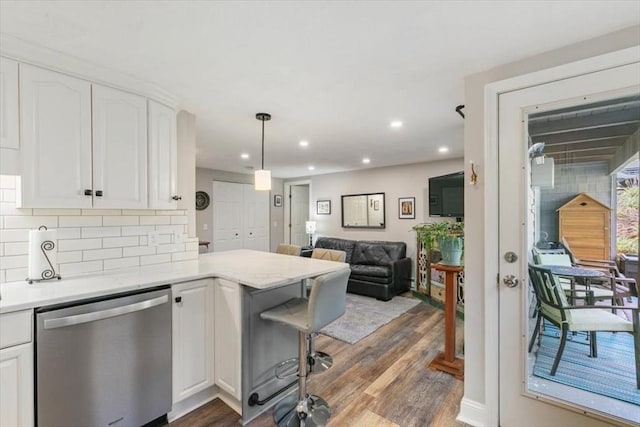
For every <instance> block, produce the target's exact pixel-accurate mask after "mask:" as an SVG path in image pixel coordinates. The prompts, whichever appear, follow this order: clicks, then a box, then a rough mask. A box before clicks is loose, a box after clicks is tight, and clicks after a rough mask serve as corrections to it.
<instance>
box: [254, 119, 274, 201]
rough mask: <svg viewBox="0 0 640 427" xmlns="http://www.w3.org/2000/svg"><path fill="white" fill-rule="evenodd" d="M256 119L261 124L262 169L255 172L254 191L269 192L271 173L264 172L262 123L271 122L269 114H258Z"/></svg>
mask: <svg viewBox="0 0 640 427" xmlns="http://www.w3.org/2000/svg"><path fill="white" fill-rule="evenodd" d="M256 119H258V120H260V121H261V122H262V167H261V168H260V170H257V171H255V189H256V190H258V191H269V190H271V171H268V170H264V122H266V121H267V120H271V114H269V113H258V114H256Z"/></svg>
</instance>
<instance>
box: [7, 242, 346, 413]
mask: <svg viewBox="0 0 640 427" xmlns="http://www.w3.org/2000/svg"><path fill="white" fill-rule="evenodd" d="M345 268H349V267H348V265H347V264H344V263H337V262H331V261H324V260H317V259H311V258H304V257H295V256H286V255H279V254H273V253H266V252H258V251H251V250H235V251H227V252H218V253H210V254H203V255H201V256H200V258H199V259H198V260H194V261H185V262H175V263H170V264H164V265H154V266H147V267H139V268H129V269H123V270H119V271H112V272H105V273H99V274H92V275H84V276H76V277H65V278H63V279H62V280H61V281H55V282H43V283H34V284H32V285H28V284H27V283H26V282H13V283H6V284H3V285H2V286H1V287H0V296H1V299H0V329H2V331H4V329H5V328H8V327H10V326H11V327H12V328H13V329H14V330H24V331H28V335H29V336H28V337H25V338H24V339H22V340H16V341H15V342H12V343H9V344H7V343H6V342H3V343H2V344H3V350H2V351H4V349H5V347H8V346H9V345H14V347H9V349H11V348H16V347H20V348H22V349H23V350H24V351H25V352H27V353H30V354H27V355H26V356H27V357H25V359H24V360H27V361H29V360H33V358H34V356H33V351H34V350H33V349H34V347H33V341H34V340H35V337H32V336H31V332H32V331H33V322H34V309H37V308H40V307H48V306H52V305H60V304H68V303H71V302H75V301H81V300H87V299H100V298H104V297H107V296H115V295H120V294H123V293H129V292H135V291H140V290H144V289H150V288H155V287H158V286H163V285H170V286H171V297H172V299H171V304H172V312H173V325H172V326H171V327H172V328H173V335H172V337H173V391H172V396H173V408H172V410H171V412H170V413H169V418H170V419H175V418H177V417H179V416H181V415H183V414H184V413H185V412H188V411H190V410H192V409H194V408H195V407H197V406H199V405H201V404H203V403H205V402H206V401H208V400H211V399H212V398H215V397H219V398H221V399H222V400H223V401H225V402H226V403H227V404H229V405H230V406H231V407H232V408H234V409H235V410H236V411H237V412H238V413H239V414H240V415H241V416H242V420H241V421H242V423H243V424H246V423H247V422H249V421H250V420H251V419H253V418H255V417H256V416H257V415H259V414H260V413H262V412H264V411H265V410H267V409H268V408H270V407H271V406H272V405H273V404H275V403H276V402H277V401H278V400H279V399H280V398H281V397H284V395H286V394H287V393H291V392H294V391H295V390H296V388H295V387H292V388H289V389H288V390H287V392H284V393H282V394H280V395H277V396H276V397H274V398H272V399H265V398H267V397H269V396H270V395H271V394H273V393H274V392H276V391H278V390H280V389H281V388H283V387H284V386H286V385H288V384H289V383H291V382H292V381H294V380H295V379H296V378H295V376H292V377H290V378H284V379H278V378H276V377H275V373H274V369H275V366H276V365H277V364H278V363H280V362H281V361H283V360H285V359H289V358H292V357H296V354H297V337H298V336H297V333H296V331H295V330H293V329H291V328H287V327H284V326H281V325H278V324H276V323H274V322H265V321H262V320H261V319H260V313H261V312H262V311H264V310H266V309H269V308H271V307H273V306H275V305H278V304H280V303H282V302H284V301H286V300H288V299H290V298H294V297H299V296H300V294H301V290H302V286H301V281H302V280H303V279H306V278H312V277H316V276H319V275H321V274H325V273H329V272H333V271H338V270H341V269H345ZM193 290H195V292H192V293H191V294H190V292H191V291H193ZM204 300H206V301H204ZM189 304H193V305H194V306H196V308H198V307H203V308H202V310H207V313H204V312H203V313H201V314H199V315H196V316H192V315H185V314H183V313H184V312H183V311H181V310H184V309H186V308H187V307H189ZM204 307H206V308H204ZM194 319H196V320H197V321H199V323H200V324H193V323H197V322H194ZM16 322H18V323H16ZM190 322H191V323H190ZM211 323H213V325H211ZM167 327H169V326H167ZM14 335H15V334H14ZM203 340H204V341H206V342H205V343H203ZM16 344H20V345H16ZM195 349H197V350H195ZM194 353H198V354H194ZM189 357H191V358H195V359H194V360H195V361H193V360H189ZM197 362H199V363H197ZM25 364H26V365H27V366H26V367H27V368H28V371H29V372H27V373H28V374H29V375H30V376H31V377H30V378H31V382H32V383H33V378H34V377H33V375H34V371H33V363H31V364H30V366H29V363H28V362H26V363H25ZM200 368H201V369H200ZM199 369H200V370H199ZM194 370H195V373H194ZM23 374H24V373H23ZM78 375H81V374H78ZM194 375H195V376H194ZM0 380H1V381H3V382H5V381H6V378H4V376H3V377H2V378H0ZM23 381H25V382H28V381H29V377H28V376H27V378H26V379H24V380H23ZM16 389H19V390H21V392H20V395H19V396H18V400H19V401H20V404H19V406H20V407H21V408H22V409H23V410H24V408H27V409H30V410H31V411H32V412H33V411H34V409H33V408H34V407H33V389H32V387H28V386H27V387H23V388H21V387H16ZM254 393H257V400H260V401H263V402H261V403H263V405H259V404H256V403H255V402H252V404H251V405H250V404H249V400H250V399H249V397H250V396H251V395H252V394H254ZM254 400H255V396H254ZM2 404H3V405H4V404H5V402H2Z"/></svg>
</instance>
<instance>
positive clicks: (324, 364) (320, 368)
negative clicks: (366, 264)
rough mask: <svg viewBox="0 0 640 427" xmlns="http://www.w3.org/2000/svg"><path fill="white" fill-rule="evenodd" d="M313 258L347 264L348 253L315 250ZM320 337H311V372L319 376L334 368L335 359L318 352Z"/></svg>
mask: <svg viewBox="0 0 640 427" xmlns="http://www.w3.org/2000/svg"><path fill="white" fill-rule="evenodd" d="M311 258H315V259H324V260H327V261H335V262H345V261H346V259H347V253H346V252H345V251H338V250H334V249H324V248H314V249H313V252H312V253H311ZM317 337H318V333H317V332H314V333H313V334H310V335H309V338H308V339H309V365H311V366H310V368H309V370H310V371H311V373H312V374H319V373H321V372H324V371H326V370H327V369H329V368H330V367H331V366H333V358H332V357H331V356H330V355H329V354H327V353H325V352H324V351H316V349H315V342H314V340H315V339H316V338H317Z"/></svg>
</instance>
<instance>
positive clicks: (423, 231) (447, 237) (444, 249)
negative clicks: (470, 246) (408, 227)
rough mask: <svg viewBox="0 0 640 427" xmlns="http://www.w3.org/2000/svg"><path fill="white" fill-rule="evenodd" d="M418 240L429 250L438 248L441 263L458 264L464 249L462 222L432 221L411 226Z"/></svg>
mask: <svg viewBox="0 0 640 427" xmlns="http://www.w3.org/2000/svg"><path fill="white" fill-rule="evenodd" d="M413 230H414V231H415V232H416V234H417V235H418V240H420V241H421V242H422V243H423V244H424V245H425V247H427V248H428V250H429V251H432V250H434V249H436V248H437V249H439V250H440V254H441V255H442V264H445V265H451V266H456V267H458V266H460V265H461V262H460V261H461V259H462V253H463V250H464V223H463V222H448V221H443V222H433V223H429V224H418V225H416V226H414V227H413Z"/></svg>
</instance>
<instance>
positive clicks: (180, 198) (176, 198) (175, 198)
mask: <svg viewBox="0 0 640 427" xmlns="http://www.w3.org/2000/svg"><path fill="white" fill-rule="evenodd" d="M172 199H173V200H182V197H181V196H173V197H172Z"/></svg>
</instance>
